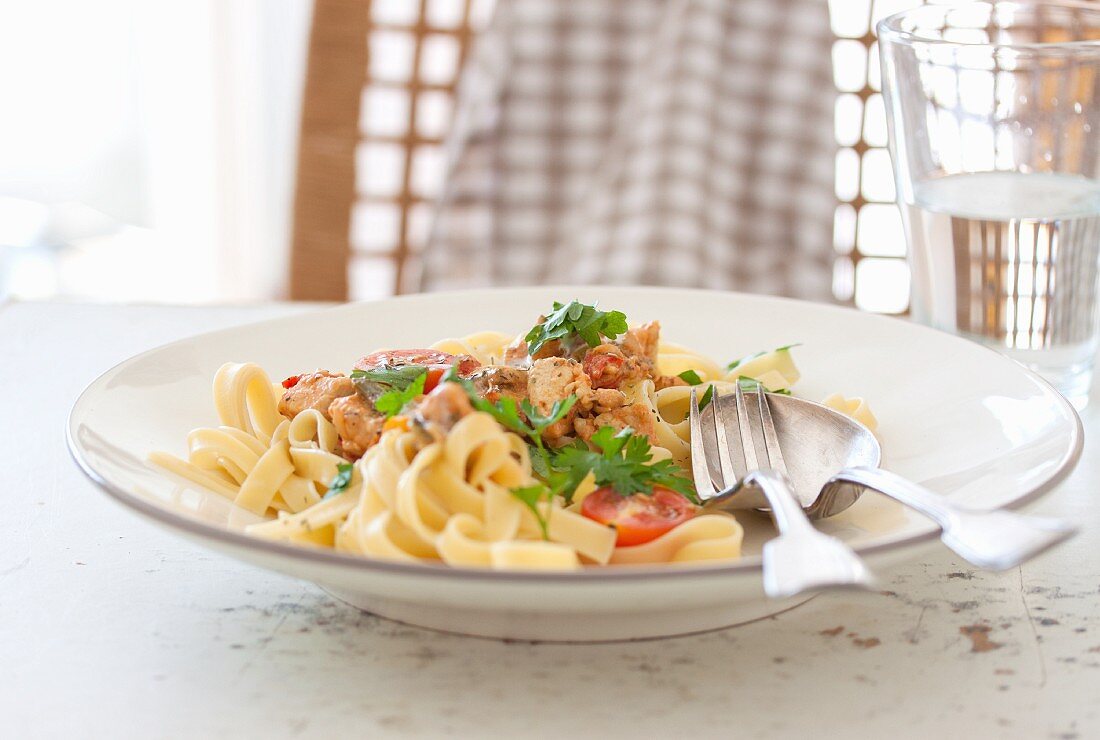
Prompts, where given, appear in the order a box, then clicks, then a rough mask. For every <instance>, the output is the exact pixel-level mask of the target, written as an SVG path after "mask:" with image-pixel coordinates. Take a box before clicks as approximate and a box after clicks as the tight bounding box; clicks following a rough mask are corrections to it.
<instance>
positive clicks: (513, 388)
mask: <svg viewBox="0 0 1100 740" xmlns="http://www.w3.org/2000/svg"><path fill="white" fill-rule="evenodd" d="M469 378H470V381H471V382H472V383H473V384H474V388H475V389H476V390H477V393H478V395H479V396H481V397H482V398H484V399H485V400H487V401H489V403H496V402H497V401H499V400H500V399H501V398H511V399H512V400H513V401H515V402H516V404H517V405H519V403H520V401H522V400H523V399H525V398H527V371H526V370H523V369H521V368H518V367H506V366H502V365H494V366H490V367H482V368H478V369H477V370H475V371H474V372H472V373H470V375H469Z"/></svg>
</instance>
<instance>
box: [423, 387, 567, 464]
mask: <svg viewBox="0 0 1100 740" xmlns="http://www.w3.org/2000/svg"><path fill="white" fill-rule="evenodd" d="M440 382H442V383H458V384H459V385H460V386H462V388H463V390H465V391H466V395H467V396H468V397H469V399H470V405H472V406H473V407H474V408H475V409H476V410H478V411H484V412H485V413H487V414H489V415H490V416H492V417H493V418H494V419H496V421H497V423H498V424H500V425H501V426H502V427H504V428H505V429H508V430H509V431H513V432H515V433H516V434H518V435H520V436H521V437H526V438H527V440H528V441H529V442H530V444H532V445H533V447H534V451H535V452H536V453H537V455H536V456H537V457H539V458H541V460H540V461H539V462H538V463H535V462H533V461H534V459H535V458H534V457H532V464H531V467H532V468H535V467H541V468H542V469H545V470H549V467H550V453H549V452H548V451H547V449H546V445H545V443H543V441H542V433H543V432H544V431H546V428H547V427H549V426H551V425H553V424H555V423H557V422H558V421H561V420H562V419H563V418H565V415H566V414H568V413H569V409H571V408H573V404H575V403H576V402H577V397H576V396H575V395H570V396H567V397H566V398H563V399H560V400H558V401H555V402H554V405H553V406H552V407H551V408H550V413H548V414H545V415H544V414H542V413H541V412H539V410H538V409H536V408H535V407H534V406H532V405H531V402H530V401H528V400H527V399H523V403H522V404H521V405H519V406H517V405H516V401H515V399H514V398H511V397H509V396H504V397H503V398H501V399H500V400H498V401H497V402H496V403H491V402H490V401H488V400H487V399H485V398H482V397H481V396H480V395H479V394H478V392H477V389H476V388H474V384H473V383H471V382H470V381H469V380H467V379H466V378H462V377H459V375H458V372H457V370H455V368H454V367H452V368H451V369H450V370H448V371H447V373H446V374H445V375H444V376H443V378H442V380H441V381H440ZM521 410H522V411H523V416H526V417H527V421H524V420H523V417H522V416H520V411H521Z"/></svg>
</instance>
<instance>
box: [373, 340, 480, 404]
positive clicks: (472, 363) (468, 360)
mask: <svg viewBox="0 0 1100 740" xmlns="http://www.w3.org/2000/svg"><path fill="white" fill-rule="evenodd" d="M455 364H457V365H458V372H459V374H460V375H468V374H470V373H472V372H473V371H474V370H476V369H477V368H479V367H481V363H480V362H478V361H477V360H475V359H474V358H473V357H470V356H469V355H452V354H450V353H449V352H440V351H439V350H435V349H389V350H382V351H381V352H373V353H371V354H369V355H367V356H366V357H361V358H359V360H357V361H356V363H355V369H356V370H373V369H375V368H379V367H383V366H390V367H400V366H403V365H423V366H424V367H427V368H428V377H427V379H426V382H425V384H424V392H425V393H429V392H430V391H431V390H432V389H433V388H435V386H436V385H438V384H439V379H440V378H441V377H443V373H445V372H446V371H447V368H449V367H450V366H451V365H455Z"/></svg>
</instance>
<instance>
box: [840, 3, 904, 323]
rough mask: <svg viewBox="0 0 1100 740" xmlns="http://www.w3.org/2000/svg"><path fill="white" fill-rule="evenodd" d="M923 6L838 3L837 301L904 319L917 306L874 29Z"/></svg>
mask: <svg viewBox="0 0 1100 740" xmlns="http://www.w3.org/2000/svg"><path fill="white" fill-rule="evenodd" d="M918 5H921V2H920V0H830V2H829V13H830V16H831V19H832V25H833V32H834V33H835V34H836V36H837V40H836V41H835V42H834V44H833V76H834V80H835V82H836V86H837V90H838V95H837V100H836V123H835V130H836V140H837V144H839V149H838V150H837V155H836V195H837V199H838V200H839V201H840V203H839V205H838V206H837V210H836V217H835V219H834V222H833V224H834V235H833V246H834V247H835V248H836V251H837V258H836V265H835V268H834V272H833V293H834V294H835V295H836V297H837V298H838V299H839V300H842V301H853V302H854V303H855V305H856V306H858V307H860V308H863V309H866V310H868V311H876V312H881V313H901V312H903V311H905V310H906V308H907V307H908V303H909V268H908V267H907V266H906V264H905V260H904V257H905V234H904V232H903V231H902V226H901V215H900V214H899V212H898V209H897V206H896V205H895V202H894V198H895V194H894V176H893V171H892V170H891V167H890V155H889V152H887V150H886V109H885V107H884V105H883V102H882V92H881V90H882V85H881V80H880V77H879V57H878V44H877V43H876V41H875V36H874V27H875V24H876V23H878V21H879V20H881V19H882V18H885V17H886V16H888V15H892V14H894V13H897V12H900V11H903V10H907V9H909V8H913V7H916V6H918Z"/></svg>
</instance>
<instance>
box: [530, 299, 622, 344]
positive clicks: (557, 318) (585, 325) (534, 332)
mask: <svg viewBox="0 0 1100 740" xmlns="http://www.w3.org/2000/svg"><path fill="white" fill-rule="evenodd" d="M596 305H597V304H595V303H593V304H592V305H591V306H589V305H587V304H584V303H581V302H579V301H577V300H573V301H570V302H569V303H568V304H561V303H558V302H557V301H554V310H553V311H551V312H550V314H549V315H547V317H546V320H545V321H543V322H542V323H541V324H537V325H535V326H534V327H532V329H531V331H529V332H527V336H526V337H524V339H525V340H526V342H527V353H528V354H529V355H532V356H534V354H535V353H536V352H538V351H539V350H540V349H542V346H543V345H544V344H546V343H547V342H551V341H553V340H555V339H565V338H566V337H571V336H577V337H580V338H581V339H583V340H584V341H585V343H586V344H587V345H588V346H589V347H595V346H597V345H599V344H600V343H601V342H602V341H603V340H602V339H601V336H603V337H607V338H608V339H614V338H615V337H617V336H619V335H620V334H624V333H626V330H627V326H626V314H624V313H623V312H621V311H600V310H599V309H597V308H596Z"/></svg>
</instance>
